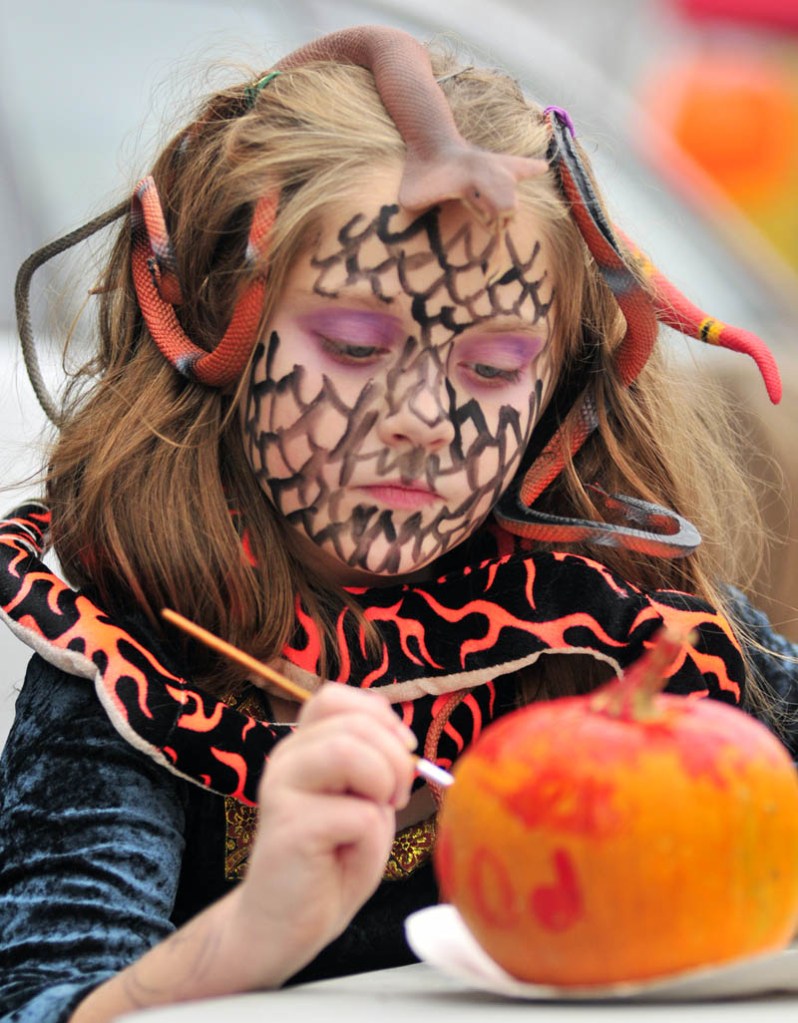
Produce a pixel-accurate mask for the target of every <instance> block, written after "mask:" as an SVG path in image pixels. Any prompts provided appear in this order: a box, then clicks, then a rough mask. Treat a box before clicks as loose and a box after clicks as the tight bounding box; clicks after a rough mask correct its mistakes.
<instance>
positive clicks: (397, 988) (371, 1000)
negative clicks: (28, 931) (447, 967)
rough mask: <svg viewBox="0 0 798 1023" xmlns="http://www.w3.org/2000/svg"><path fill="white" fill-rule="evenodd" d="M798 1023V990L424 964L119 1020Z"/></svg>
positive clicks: (181, 1022) (159, 1022)
mask: <svg viewBox="0 0 798 1023" xmlns="http://www.w3.org/2000/svg"><path fill="white" fill-rule="evenodd" d="M521 1017H524V1018H525V1019H528V1020H529V1023H610V1021H613V1023H638V1021H643V1023H649V1021H650V1023H664V1021H666V1020H668V1021H670V1020H677V1019H678V1020H680V1021H681V1020H685V1021H687V1020H689V1021H690V1023H736V1021H739V1023H743V1021H745V1023H760V1021H765V1020H767V1021H771V1020H772V1021H774V1023H775V1021H776V1020H778V1021H779V1023H793V1021H794V1023H798V996H795V995H784V996H782V995H771V996H768V997H764V998H763V997H758V998H750V999H737V1000H728V1001H712V1002H678V1003H675V1002H666V1003H650V1002H649V1003H642V1002H637V1003H635V1002H618V1001H615V1002H603V1003H596V1002H592V1003H590V1002H580V1003H578V1004H574V1003H566V1002H534V1003H533V1002H521V1001H513V1000H510V999H504V998H501V997H499V996H496V995H490V994H486V993H484V992H481V991H473V990H469V989H468V988H466V987H465V986H464V985H463V984H460V983H459V982H458V981H455V980H450V979H449V978H448V977H445V976H444V975H443V974H442V973H440V972H439V971H437V970H435V969H433V968H432V967H431V966H428V965H426V964H425V963H418V964H416V965H414V966H401V967H398V968H397V969H393V970H379V971H377V972H375V973H361V974H356V975H354V976H351V977H337V978H335V979H334V980H324V981H317V982H315V983H313V984H303V985H299V986H297V987H293V988H287V989H284V990H282V991H267V992H262V993H258V994H249V995H237V996H235V997H232V998H218V999H216V998H215V999H210V1000H208V1001H205V1002H191V1003H186V1004H184V1005H180V1006H173V1007H171V1008H167V1009H149V1010H147V1011H145V1012H137V1013H133V1014H132V1015H127V1016H124V1017H120V1020H119V1021H117V1023H122V1020H124V1023H189V1021H190V1023H293V1021H294V1020H296V1021H300V1020H301V1021H303V1023H305V1021H307V1023H462V1021H463V1020H480V1021H481V1023H493V1021H506V1020H511V1019H521Z"/></svg>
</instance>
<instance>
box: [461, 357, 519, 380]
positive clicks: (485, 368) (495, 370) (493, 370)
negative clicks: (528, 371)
mask: <svg viewBox="0 0 798 1023" xmlns="http://www.w3.org/2000/svg"><path fill="white" fill-rule="evenodd" d="M466 369H468V370H470V371H471V372H472V373H473V374H474V376H476V377H479V379H480V380H484V381H486V382H488V381H489V382H491V383H494V382H495V383H497V384H514V383H516V381H518V380H519V379H520V377H521V370H520V369H518V368H517V367H516V368H515V369H502V368H501V367H500V366H491V365H490V364H489V363H487V362H472V363H470V364H466Z"/></svg>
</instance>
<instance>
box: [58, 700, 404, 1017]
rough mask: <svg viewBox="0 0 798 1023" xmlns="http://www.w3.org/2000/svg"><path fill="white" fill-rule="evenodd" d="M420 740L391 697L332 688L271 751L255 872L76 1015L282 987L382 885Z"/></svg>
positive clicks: (100, 990) (305, 710) (118, 1012)
mask: <svg viewBox="0 0 798 1023" xmlns="http://www.w3.org/2000/svg"><path fill="white" fill-rule="evenodd" d="M412 745H415V741H414V740H413V742H412ZM410 748H411V733H410V731H409V729H407V728H406V727H405V726H404V725H403V724H402V723H401V722H400V721H399V719H398V718H397V717H396V715H395V714H394V713H393V711H392V710H391V709H390V706H389V705H388V703H387V702H386V701H385V700H384V699H383V698H382V697H381V696H379V695H376V694H372V693H366V692H362V691H361V690H355V689H349V688H348V687H346V686H342V685H337V684H330V685H326V686H324V687H323V688H322V689H321V690H320V691H319V692H318V693H317V694H316V695H315V696H314V697H313V698H312V699H311V700H309V701H308V703H306V704H305V705H304V707H303V708H302V712H301V714H300V715H299V728H298V729H297V731H296V733H295V734H294V735H291V736H289V737H288V738H287V739H284V740H283V741H282V742H281V743H280V744H279V746H278V747H277V749H276V750H275V752H274V753H273V754H272V756H271V758H270V759H269V763H268V766H267V768H266V771H265V772H264V778H263V781H262V783H261V787H260V820H259V825H258V832H257V835H256V837H255V843H254V845H253V849H252V854H251V856H250V862H249V868H248V871H247V876H246V879H245V880H244V881H243V882H242V883H241V884H240V885H239V886H238V887H237V888H236V889H234V890H233V891H232V892H231V893H230V894H229V895H226V896H225V897H224V898H223V899H220V900H219V901H218V902H216V903H213V904H212V905H210V906H209V907H208V908H207V909H205V910H204V911H203V912H202V913H200V914H199V915H198V916H196V917H194V918H193V919H192V920H190V921H189V922H188V923H187V924H184V925H183V927H181V928H180V929H179V930H178V931H176V932H175V933H174V934H172V935H171V936H170V937H169V938H167V939H166V940H165V941H163V942H161V943H160V944H159V945H156V946H155V947H154V948H152V949H151V950H150V951H149V952H147V953H146V955H144V956H142V958H141V959H139V960H138V961H137V962H135V963H133V964H132V965H131V966H129V967H127V969H125V970H123V971H122V972H121V973H118V974H117V975H116V976H115V977H113V978H111V980H109V981H107V982H106V983H105V984H102V985H101V986H100V987H98V988H96V989H95V990H94V991H93V992H92V993H91V994H90V995H89V996H88V997H87V998H86V999H85V1000H84V1001H83V1002H81V1004H80V1005H79V1006H78V1008H77V1009H76V1010H75V1012H74V1014H73V1015H72V1017H71V1023H108V1021H110V1020H113V1019H116V1018H117V1017H118V1016H121V1015H123V1014H124V1013H126V1012H131V1011H133V1010H134V1009H142V1008H145V1007H147V1006H153V1005H164V1004H169V1003H171V1002H182V1001H187V1000H190V999H198V998H211V997H216V996H219V995H224V994H230V993H233V992H239V991H249V990H251V989H253V988H259V987H260V988H266V987H278V986H279V985H280V984H282V983H283V982H284V981H286V980H287V979H288V978H289V977H290V976H291V975H292V974H294V973H296V972H297V970H299V969H301V968H302V967H303V966H304V965H305V964H306V963H308V962H310V960H311V959H312V958H313V957H314V956H315V955H316V954H317V953H318V952H320V951H321V949H322V948H324V946H325V945H327V944H328V943H329V942H330V941H332V940H333V938H335V937H336V936H337V935H338V934H340V933H341V931H343V930H344V928H345V927H346V925H347V924H348V923H349V921H350V920H351V918H352V916H353V915H354V914H355V912H356V911H357V910H358V909H359V908H360V906H361V905H362V904H363V902H365V900H366V899H367V898H368V897H369V895H371V893H372V892H373V891H374V889H375V888H376V887H377V885H378V884H379V881H380V877H381V876H382V871H383V868H384V866H385V861H386V860H387V858H388V853H389V851H390V848H391V842H392V840H393V836H394V827H395V810H396V809H397V808H398V807H402V806H404V805H405V804H406V803H407V801H408V798H409V794H410V784H411V781H412V776H413V761H412V759H411V757H410V753H409V751H410Z"/></svg>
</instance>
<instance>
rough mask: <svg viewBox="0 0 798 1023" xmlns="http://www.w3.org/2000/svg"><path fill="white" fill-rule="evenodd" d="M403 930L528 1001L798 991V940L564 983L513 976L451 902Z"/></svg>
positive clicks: (449, 967)
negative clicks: (764, 950) (600, 980)
mask: <svg viewBox="0 0 798 1023" xmlns="http://www.w3.org/2000/svg"><path fill="white" fill-rule="evenodd" d="M405 932H406V934H407V940H408V942H409V944H410V947H411V948H412V949H413V951H414V952H415V953H416V955H417V956H418V957H419V959H421V960H423V961H424V962H426V963H429V964H430V965H431V966H435V967H437V969H439V970H440V971H441V972H442V973H445V974H447V975H448V976H449V977H453V978H454V979H456V980H460V981H463V982H464V983H465V984H467V985H468V986H469V987H474V988H479V989H480V990H482V991H492V992H494V993H495V994H500V995H506V996H508V997H510V998H523V999H528V1000H531V1001H552V1000H557V1001H564V1000H565V1001H588V1000H590V1001H595V1000H604V999H624V998H626V999H636V1000H638V999H645V1000H680V999H685V1000H686V999H705V998H736V997H740V996H751V995H761V994H767V993H772V992H777V991H778V992H784V991H793V992H796V993H798V944H793V945H790V947H789V948H787V949H785V950H784V951H782V952H774V953H768V954H766V955H761V956H755V957H752V958H749V959H743V960H737V961H736V962H735V963H729V964H726V965H724V966H716V967H707V968H702V969H699V970H690V971H688V972H685V973H678V974H673V975H672V976H670V977H667V978H664V979H659V980H656V981H648V982H633V983H632V982H630V983H625V984H613V985H609V986H602V987H588V988H584V987H583V988H562V987H552V986H548V985H543V984H526V983H524V982H523V981H519V980H516V979H515V978H514V977H511V976H510V975H509V974H508V973H506V972H505V971H504V970H503V969H502V968H501V967H500V966H498V965H497V964H496V963H495V962H494V961H493V960H492V959H490V958H489V957H488V955H487V954H486V953H485V952H484V951H483V950H482V948H481V947H480V946H479V945H478V944H477V942H476V940H475V939H474V937H473V936H472V935H471V932H470V931H469V930H468V928H467V927H466V926H465V924H464V923H463V920H462V918H461V916H460V914H459V913H458V912H457V910H456V909H455V908H454V906H449V905H442V906H431V907H429V909H422V910H420V911H419V912H418V913H413V914H412V916H409V917H408V918H407V920H406V921H405Z"/></svg>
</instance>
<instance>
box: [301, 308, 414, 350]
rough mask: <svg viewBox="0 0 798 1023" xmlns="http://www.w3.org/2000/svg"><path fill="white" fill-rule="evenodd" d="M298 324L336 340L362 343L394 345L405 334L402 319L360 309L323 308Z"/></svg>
mask: <svg viewBox="0 0 798 1023" xmlns="http://www.w3.org/2000/svg"><path fill="white" fill-rule="evenodd" d="M299 325H300V326H301V327H302V329H303V330H306V331H307V332H308V333H312V334H320V335H322V336H323V337H328V338H330V339H331V340H333V341H348V342H352V343H354V344H362V345H392V344H394V343H395V342H396V341H398V340H399V339H400V338H401V337H403V336H404V328H403V326H402V324H401V322H400V321H399V320H398V319H397V318H396V317H394V316H386V315H385V314H384V313H378V312H369V311H367V310H361V309H340V310H338V309H323V310H318V311H317V312H312V313H305V315H303V316H300V317H299Z"/></svg>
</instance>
